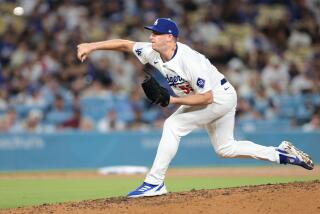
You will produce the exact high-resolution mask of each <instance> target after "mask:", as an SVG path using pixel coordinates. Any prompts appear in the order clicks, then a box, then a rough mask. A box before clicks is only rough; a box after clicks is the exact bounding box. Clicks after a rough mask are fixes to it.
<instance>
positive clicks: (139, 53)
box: [135, 48, 143, 56]
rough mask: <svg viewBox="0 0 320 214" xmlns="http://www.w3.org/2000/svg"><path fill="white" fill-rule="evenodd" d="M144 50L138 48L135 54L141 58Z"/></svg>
mask: <svg viewBox="0 0 320 214" xmlns="http://www.w3.org/2000/svg"><path fill="white" fill-rule="evenodd" d="M142 49H143V48H137V49H135V52H136V53H137V55H138V56H141V54H142Z"/></svg>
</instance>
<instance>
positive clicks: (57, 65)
mask: <svg viewBox="0 0 320 214" xmlns="http://www.w3.org/2000/svg"><path fill="white" fill-rule="evenodd" d="M17 6H21V7H22V8H23V10H22V11H21V10H19V13H16V15H14V14H13V11H14V8H16V7H17ZM16 11H17V10H16ZM157 17H171V18H173V19H174V20H175V21H176V22H177V23H178V25H179V26H180V30H181V36H180V38H179V40H180V41H181V42H183V43H186V44H188V45H190V46H191V47H193V48H195V49H196V50H198V51H199V52H201V53H203V54H205V55H206V56H207V57H208V58H209V60H210V61H211V62H212V63H213V64H214V65H215V66H216V67H217V68H218V69H219V70H220V71H221V72H222V73H224V74H225V76H226V77H227V78H228V80H229V81H230V82H231V83H232V84H233V85H234V86H235V87H236V89H237V91H238V97H239V98H238V111H237V117H236V118H237V126H238V128H240V129H243V130H246V131H253V130H256V129H263V130H285V129H292V128H297V129H298V128H302V129H303V130H305V131H311V130H317V129H318V130H319V129H320V107H319V106H320V1H317V0H314V1H313V0H283V1H280V0H279V1H276V0H252V1H249V0H94V1H89V0H59V1H58V0H21V1H10V0H0V87H1V90H0V113H1V117H0V131H1V132H10V133H19V132H36V133H43V132H52V131H64V130H70V129H72V130H74V129H75V130H83V131H90V130H98V131H102V132H106V131H110V130H124V129H125V130H145V129H152V128H158V127H161V125H162V122H163V120H164V119H165V118H166V117H167V116H168V115H170V114H171V113H172V111H173V110H174V109H175V108H176V107H175V106H171V107H170V108H165V109H163V108H159V107H157V106H155V105H150V104H149V103H148V102H147V101H146V100H145V98H144V95H143V92H142V90H141V88H140V82H141V81H142V79H143V77H144V73H143V71H142V70H143V66H142V65H141V64H140V63H139V62H138V60H137V59H136V58H135V57H134V56H131V55H127V54H123V53H116V52H106V51H104V52H103V51H102V52H99V51H98V52H95V53H93V54H92V55H91V56H90V58H89V60H88V61H86V62H85V63H80V62H79V61H78V60H77V59H76V49H77V44H79V43H83V42H90V41H101V40H107V39H112V38H127V39H130V40H134V41H148V37H149V33H150V32H149V31H145V30H143V26H144V25H147V24H151V23H153V22H154V20H155V19H156V18H157ZM156 77H157V78H158V80H160V81H161V82H162V83H163V84H165V80H164V79H161V77H160V75H159V74H158V73H156Z"/></svg>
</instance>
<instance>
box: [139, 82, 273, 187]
mask: <svg viewBox="0 0 320 214" xmlns="http://www.w3.org/2000/svg"><path fill="white" fill-rule="evenodd" d="M228 84H229V83H228ZM229 85H230V84H229ZM213 99H214V101H213V103H212V104H210V105H206V106H193V107H191V106H181V107H180V108H178V110H177V111H176V112H174V113H173V114H172V115H171V116H170V117H169V118H167V119H166V121H165V123H164V126H163V133H162V137H161V140H160V143H159V146H158V150H157V155H156V157H155V160H154V163H153V166H152V168H151V170H150V171H149V173H148V174H147V176H146V179H145V182H147V183H151V184H160V183H162V182H163V180H164V178H165V173H166V171H167V169H168V167H169V164H170V162H171V160H172V159H173V157H174V156H175V154H176V152H177V150H178V147H179V143H180V139H181V137H183V136H186V135H187V134H189V133H190V132H191V131H192V130H194V129H196V128H199V127H204V128H205V129H206V130H207V132H208V135H209V137H210V139H211V143H212V146H213V147H214V150H215V151H216V153H217V154H218V155H220V156H222V157H225V158H255V159H259V160H268V161H271V162H276V163H279V153H278V152H277V151H276V150H275V147H266V146H261V145H258V144H255V143H253V142H250V141H236V140H235V139H234V136H233V134H234V133H233V130H234V122H235V111H236V104H237V94H236V91H235V90H234V88H233V87H232V86H231V85H230V86H229V88H228V89H227V90H225V89H224V88H223V87H219V88H218V89H217V90H215V91H214V92H213Z"/></svg>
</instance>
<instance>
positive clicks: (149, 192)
mask: <svg viewBox="0 0 320 214" xmlns="http://www.w3.org/2000/svg"><path fill="white" fill-rule="evenodd" d="M166 193H168V191H167V189H166V186H165V185H164V183H163V182H162V183H161V184H159V185H153V184H149V183H147V182H143V184H142V185H141V186H139V187H138V188H137V189H136V190H134V191H132V192H129V194H128V195H127V197H129V198H138V197H146V196H156V195H163V194H166Z"/></svg>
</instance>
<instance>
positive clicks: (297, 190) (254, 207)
mask: <svg viewBox="0 0 320 214" xmlns="http://www.w3.org/2000/svg"><path fill="white" fill-rule="evenodd" d="M4 211H5V212H6V213H59V214H63V213H117V214H118V213H153V214H154V213H175V214H176V213H183V214H185V213H219V214H222V213H237V214H241V213H246V214H247V213H268V214H269V213H308V214H312V213H320V180H315V181H311V182H295V183H288V184H275V185H273V184H272V185H271V184H270V185H259V186H245V187H238V188H227V189H215V190H193V191H189V192H181V193H169V194H167V195H164V196H158V197H150V198H137V199H128V198H125V197H117V198H108V199H99V200H88V201H82V202H72V203H60V204H55V205H41V206H34V207H26V208H18V209H9V210H4ZM0 213H1V212H0Z"/></svg>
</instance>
